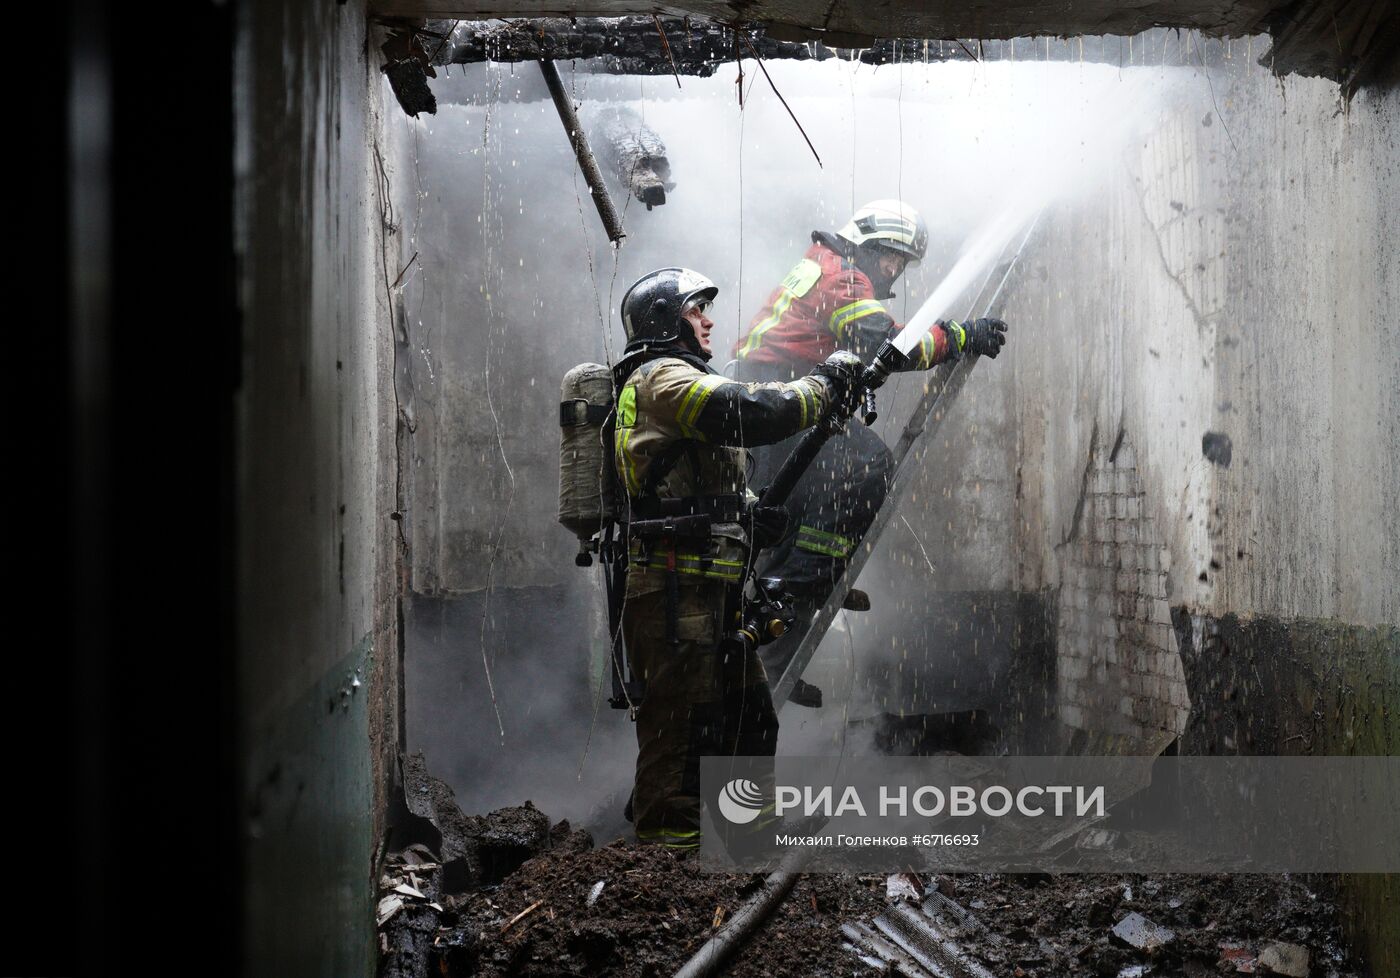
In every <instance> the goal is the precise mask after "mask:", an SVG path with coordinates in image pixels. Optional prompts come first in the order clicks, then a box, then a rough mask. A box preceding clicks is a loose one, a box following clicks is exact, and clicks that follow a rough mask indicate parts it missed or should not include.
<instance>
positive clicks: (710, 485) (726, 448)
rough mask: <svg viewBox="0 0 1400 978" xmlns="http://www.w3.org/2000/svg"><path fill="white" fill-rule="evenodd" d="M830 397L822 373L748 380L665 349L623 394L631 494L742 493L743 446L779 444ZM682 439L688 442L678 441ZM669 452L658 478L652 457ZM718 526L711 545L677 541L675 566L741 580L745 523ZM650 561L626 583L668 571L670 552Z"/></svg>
mask: <svg viewBox="0 0 1400 978" xmlns="http://www.w3.org/2000/svg"><path fill="white" fill-rule="evenodd" d="M827 399H828V396H827V386H826V382H825V381H824V380H822V379H821V378H818V377H800V378H798V379H797V380H794V381H791V382H786V383H779V382H775V383H766V384H743V383H739V382H737V381H733V380H729V379H728V378H725V377H722V376H720V375H719V374H715V373H710V372H707V371H706V370H702V369H700V368H699V367H696V366H695V365H694V364H692V363H687V362H686V361H685V360H682V359H679V358H676V357H667V356H662V357H658V358H656V359H654V360H649V361H647V362H645V363H643V364H641V365H640V366H639V367H637V368H636V369H635V370H633V371H632V373H631V374H630V375H629V376H628V378H627V381H626V383H625V384H624V385H623V387H622V390H621V392H620V393H619V394H618V398H617V416H616V422H615V428H614V436H613V437H614V442H613V459H614V463H615V465H616V467H617V472H618V475H619V477H620V478H621V480H622V483H623V485H624V486H625V487H626V490H627V495H628V497H629V499H632V500H635V499H638V498H640V497H641V496H642V495H643V494H644V493H647V492H654V493H655V495H656V496H657V497H658V498H661V499H677V498H685V497H691V496H718V495H724V494H729V493H734V494H738V495H740V496H743V495H744V494H745V493H746V492H747V485H746V482H745V473H744V470H745V463H746V456H747V452H746V451H745V450H744V448H743V447H740V446H747V445H769V444H773V443H774V442H779V441H782V440H783V439H784V438H787V437H789V436H790V435H794V434H796V433H797V432H799V431H801V430H803V429H804V428H808V427H811V426H812V425H813V424H815V423H816V422H817V419H818V418H820V417H821V414H822V412H823V411H824V410H825V409H826V405H827ZM678 442H684V445H682V446H681V447H680V449H679V450H677V449H676V448H675V446H676V445H677V443H678ZM663 456H669V457H672V458H674V464H672V465H671V466H670V468H669V470H668V471H667V472H666V474H665V475H664V476H662V477H661V478H660V479H659V480H653V479H652V478H651V475H652V469H651V467H652V465H654V464H656V462H657V460H658V459H661V458H662V457H663ZM653 481H656V485H655V486H652V484H651V483H652V482H653ZM712 533H713V535H712V537H711V540H710V542H709V546H708V547H704V546H701V547H697V546H696V545H695V543H694V542H690V543H685V542H682V543H681V544H680V545H678V546H677V547H676V557H677V565H676V569H677V570H678V571H680V572H681V573H683V574H695V575H699V576H704V577H719V578H722V579H724V580H739V579H740V578H741V577H742V572H743V567H744V565H745V562H746V561H747V559H748V554H747V543H748V541H747V539H746V537H745V534H744V531H743V528H742V527H741V526H740V525H739V524H738V523H722V522H721V523H715V524H714V526H713V528H712ZM649 563H650V568H651V569H650V570H649V571H648V570H646V569H645V568H643V567H638V568H637V569H636V572H633V573H629V574H628V593H639V591H641V590H646V589H649V588H651V587H653V586H658V585H659V582H661V581H662V580H663V578H662V573H663V570H662V569H664V567H665V566H666V560H665V559H664V556H663V555H662V554H659V553H653V554H652V557H651V560H650V562H649ZM653 578H654V579H655V580H653Z"/></svg>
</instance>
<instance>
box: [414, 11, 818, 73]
mask: <svg viewBox="0 0 1400 978" xmlns="http://www.w3.org/2000/svg"><path fill="white" fill-rule="evenodd" d="M658 24H659V26H660V29H659V30H658ZM428 27H429V29H432V30H435V31H441V32H447V31H449V30H451V34H452V36H451V38H450V39H449V41H448V43H447V44H444V45H443V50H442V51H441V53H439V54H438V56H437V57H436V58H435V59H434V63H435V64H475V63H477V62H481V61H497V62H520V61H538V60H539V59H541V58H550V59H553V60H556V61H571V60H586V59H599V60H601V61H602V62H603V70H604V71H606V72H607V73H609V74H621V75H669V74H671V72H672V70H673V68H672V58H674V59H675V65H674V70H675V71H676V72H678V73H680V74H682V75H693V76H697V77H701V78H706V77H709V76H710V75H713V74H714V73H715V71H716V69H718V68H719V66H720V65H722V64H724V63H726V62H730V61H733V60H734V51H735V40H734V30H735V28H733V27H731V26H729V25H727V24H715V23H711V22H709V21H700V20H691V19H689V18H683V17H661V18H653V17H608V18H596V17H590V18H578V19H576V20H569V19H566V18H551V19H545V20H532V21H520V20H517V21H511V22H509V23H507V22H504V21H462V22H460V23H458V24H457V26H456V29H455V30H452V27H453V22H452V21H430V22H429V23H428ZM739 29H740V30H743V31H744V32H745V33H746V35H747V36H748V37H749V38H750V40H751V42H752V44H753V46H754V49H755V50H756V51H757V52H758V54H759V56H760V57H762V58H773V59H786V60H797V61H824V60H826V59H827V58H834V57H836V54H835V53H834V52H833V51H832V50H831V49H830V48H828V47H827V46H826V45H824V44H822V43H820V42H816V41H813V42H800V41H780V40H777V39H775V38H773V37H770V36H768V35H767V34H765V33H764V32H763V30H762V29H761V28H758V29H751V28H747V27H741V28H739ZM663 32H664V34H665V41H664V42H663V39H662V34H663ZM668 45H669V48H670V53H669V56H668V53H667V46H668Z"/></svg>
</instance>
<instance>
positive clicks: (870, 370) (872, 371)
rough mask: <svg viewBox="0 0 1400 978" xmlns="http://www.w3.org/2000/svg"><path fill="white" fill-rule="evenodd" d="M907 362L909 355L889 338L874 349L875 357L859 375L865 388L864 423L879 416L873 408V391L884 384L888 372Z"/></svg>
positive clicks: (899, 367)
mask: <svg viewBox="0 0 1400 978" xmlns="http://www.w3.org/2000/svg"><path fill="white" fill-rule="evenodd" d="M908 363H909V355H908V354H906V353H904V352H902V351H901V350H900V349H899V347H897V346H895V345H894V344H893V343H892V342H890V341H889V340H885V342H883V343H881V344H880V348H879V349H878V350H876V351H875V357H874V358H873V359H872V360H871V361H870V363H869V365H867V366H866V368H865V373H864V374H863V375H862V376H861V386H862V387H864V388H865V394H864V395H863V396H864V399H865V404H864V411H865V423H866V424H867V425H872V424H874V423H875V420H876V419H877V418H878V417H879V416H880V414H879V412H878V411H876V410H875V391H876V390H877V389H878V388H880V387H882V386H884V383H885V381H886V380H888V379H889V376H890V374H892V373H894V372H895V371H897V370H902V369H904V367H905V366H907V365H908Z"/></svg>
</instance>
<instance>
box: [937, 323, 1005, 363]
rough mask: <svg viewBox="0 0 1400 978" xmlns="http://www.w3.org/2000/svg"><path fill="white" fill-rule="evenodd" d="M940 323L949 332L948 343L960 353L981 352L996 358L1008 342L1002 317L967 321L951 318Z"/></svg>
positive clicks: (983, 354) (944, 330) (985, 355)
mask: <svg viewBox="0 0 1400 978" xmlns="http://www.w3.org/2000/svg"><path fill="white" fill-rule="evenodd" d="M939 325H941V326H942V327H943V332H945V333H947V334H948V343H949V344H950V345H951V346H952V347H953V349H955V350H957V351H958V353H959V354H964V353H980V354H981V355H982V356H984V357H991V358H992V359H993V360H995V359H996V356H997V354H998V353H1000V352H1001V347H1002V344H1003V343H1005V342H1006V323H1004V322H1002V321H1001V320H1000V319H974V320H970V321H969V322H965V323H959V322H956V321H955V320H949V321H948V322H946V323H940V324H939Z"/></svg>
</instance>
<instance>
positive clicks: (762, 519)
mask: <svg viewBox="0 0 1400 978" xmlns="http://www.w3.org/2000/svg"><path fill="white" fill-rule="evenodd" d="M788 524H789V520H788V511H787V507H786V506H762V505H759V504H758V503H751V504H750V505H749V507H748V509H746V510H744V527H745V528H746V529H747V530H748V531H749V542H750V543H751V544H752V545H753V549H755V550H763V549H766V548H768V547H776V546H777V545H778V544H779V543H781V542H782V540H783V537H785V536H787V531H788Z"/></svg>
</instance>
